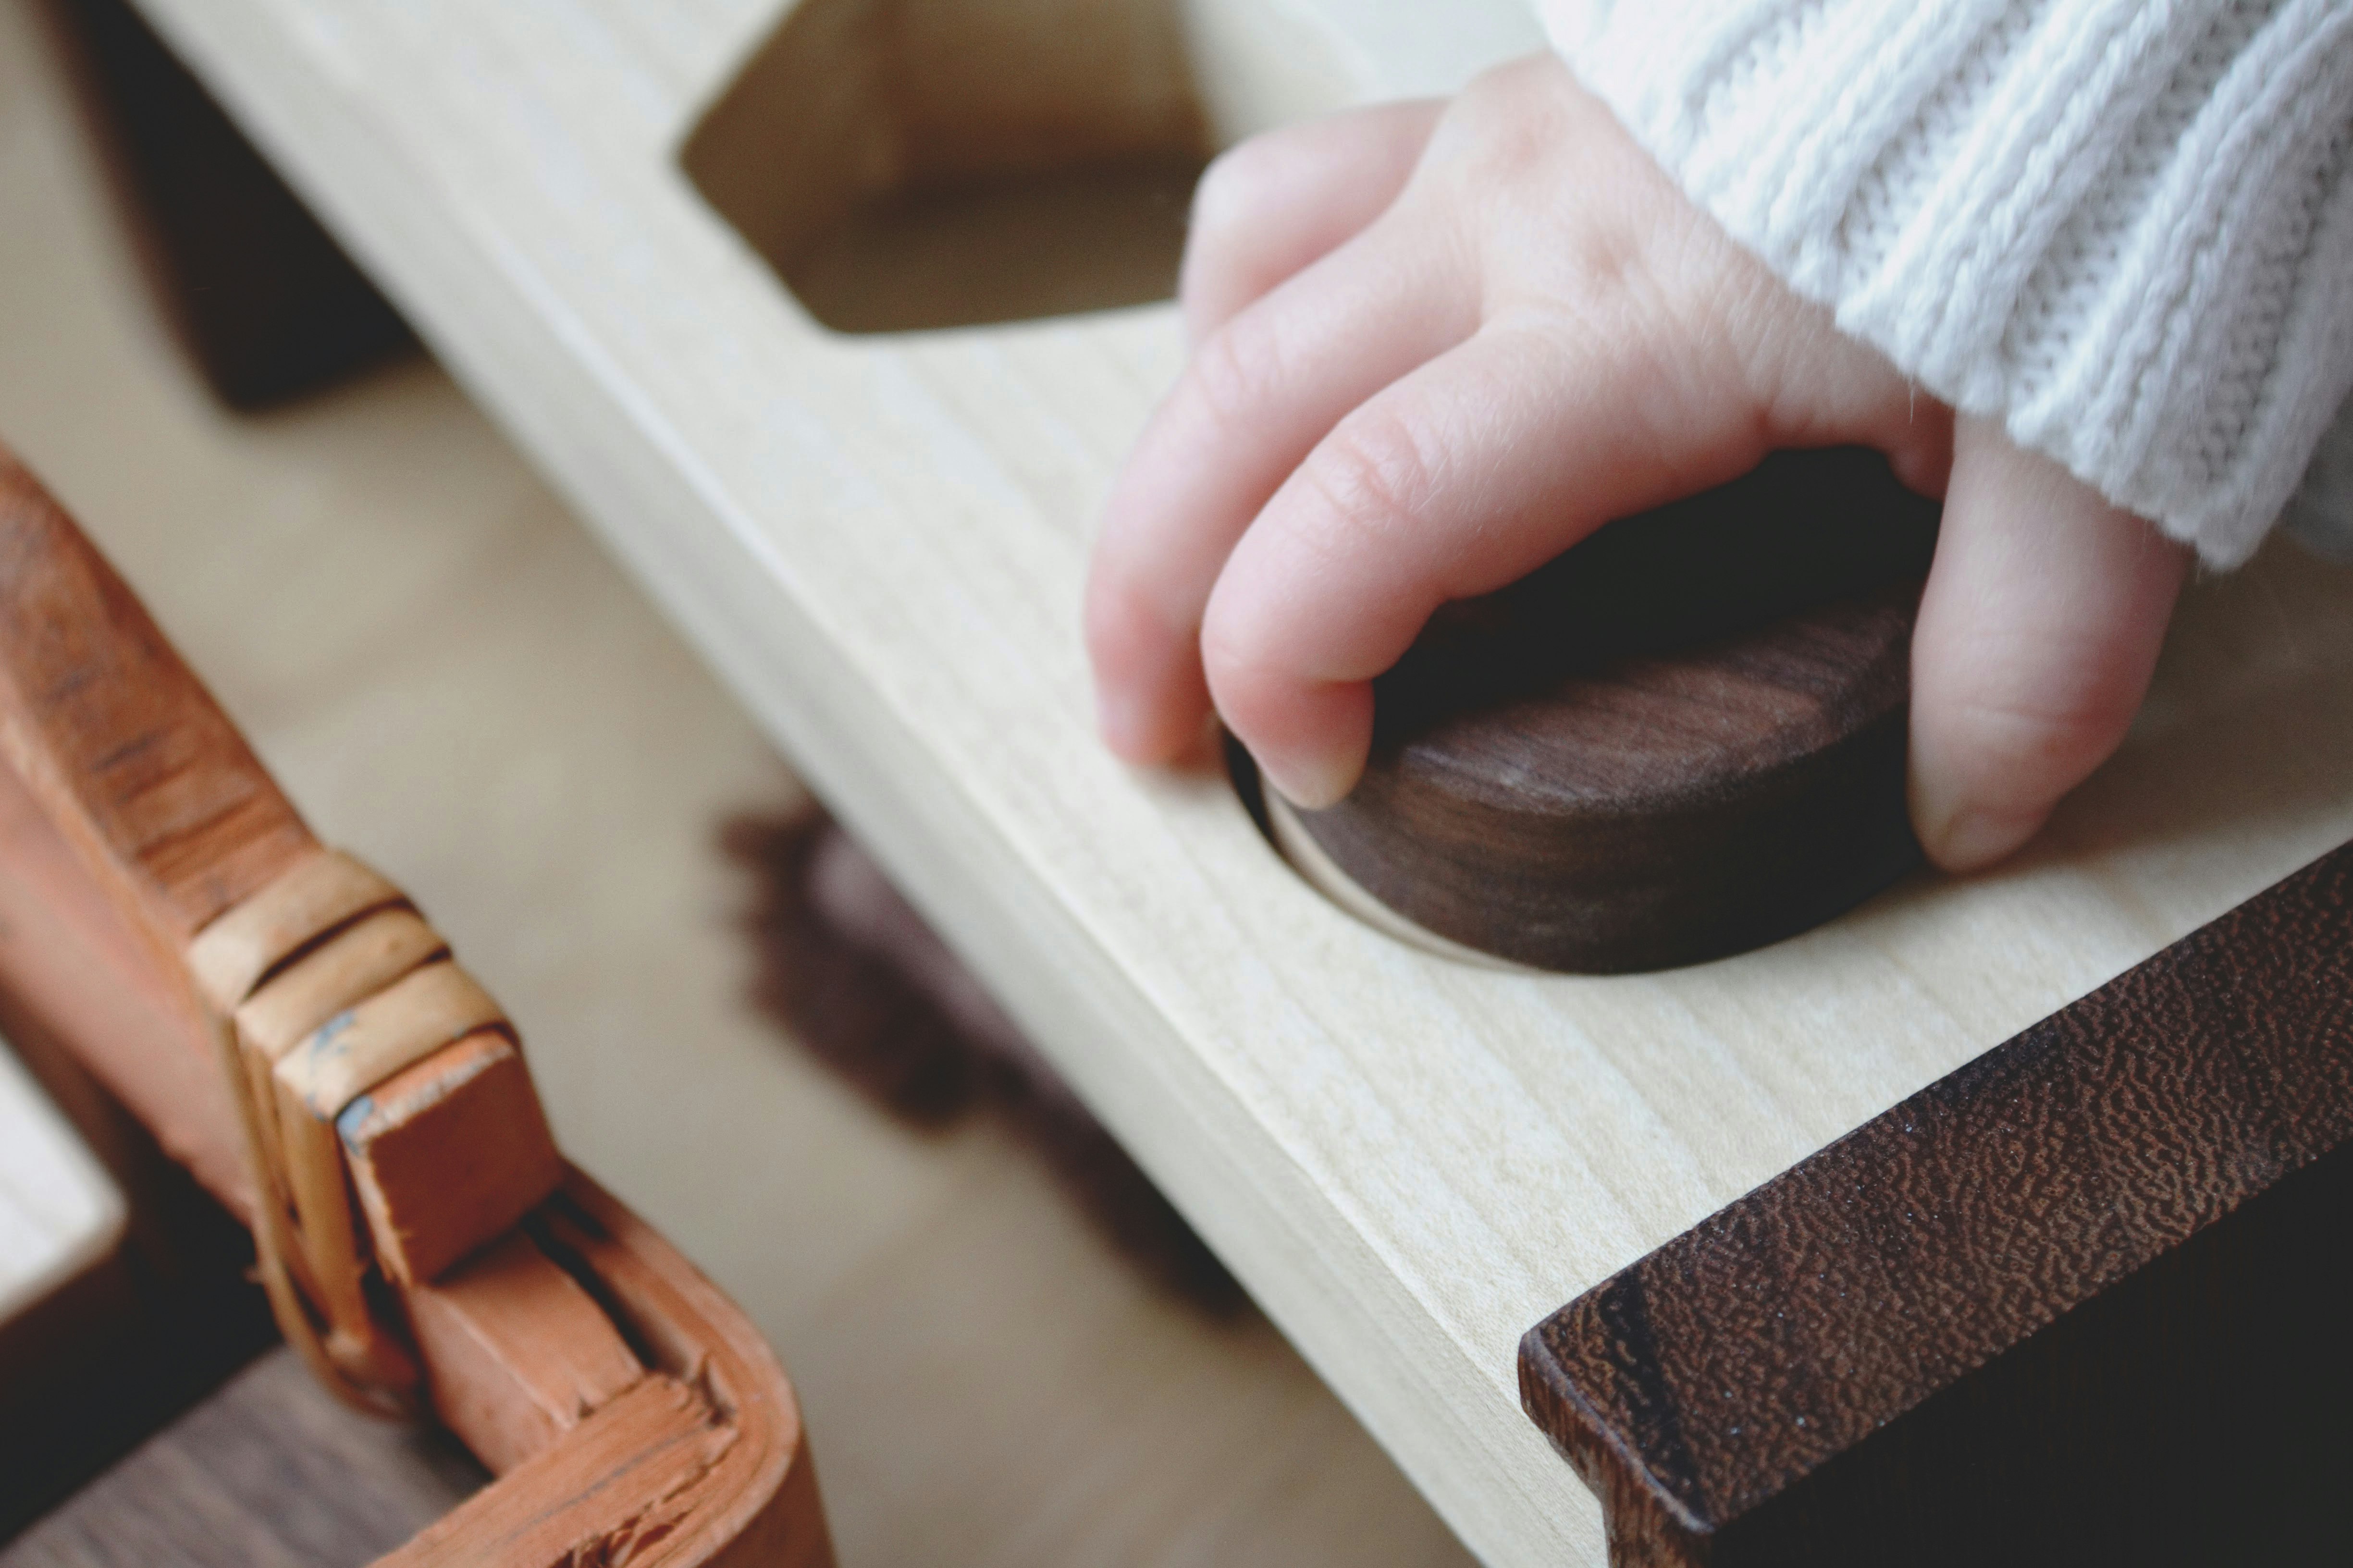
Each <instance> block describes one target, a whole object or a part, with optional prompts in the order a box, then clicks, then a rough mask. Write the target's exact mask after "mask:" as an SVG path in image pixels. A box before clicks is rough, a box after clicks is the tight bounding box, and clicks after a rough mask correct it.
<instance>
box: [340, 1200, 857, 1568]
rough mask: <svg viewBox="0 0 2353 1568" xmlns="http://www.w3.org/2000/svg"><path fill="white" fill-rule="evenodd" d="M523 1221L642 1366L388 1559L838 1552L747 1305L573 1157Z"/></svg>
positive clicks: (390, 1566) (794, 1560)
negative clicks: (643, 1370)
mask: <svg viewBox="0 0 2353 1568" xmlns="http://www.w3.org/2000/svg"><path fill="white" fill-rule="evenodd" d="M525 1228H526V1230H527V1231H528V1232H529V1233H530V1236H531V1237H532V1240H533V1242H534V1243H536V1245H537V1247H539V1249H540V1250H541V1251H542V1252H543V1253H544V1254H546V1255H547V1256H548V1257H550V1258H554V1260H555V1262H556V1263H557V1264H558V1266H560V1267H561V1268H563V1269H564V1270H565V1272H566V1273H567V1274H569V1275H570V1276H571V1277H572V1279H574V1280H575V1282H577V1283H578V1284H579V1286H580V1287H581V1289H582V1290H583V1291H584V1292H585V1293H586V1295H587V1296H588V1297H589V1298H591V1299H592V1300H595V1301H596V1303H597V1304H598V1305H599V1306H601V1307H602V1308H603V1309H604V1310H605V1311H606V1312H607V1314H609V1316H610V1319H611V1321H613V1322H614V1323H616V1324H617V1325H618V1327H619V1328H620V1330H621V1332H622V1333H623V1335H624V1336H625V1337H626V1338H627V1340H628V1342H630V1344H631V1345H632V1346H633V1348H634V1350H635V1352H636V1355H637V1357H638V1360H639V1361H640V1362H642V1363H643V1364H644V1365H645V1366H646V1367H647V1368H648V1369H649V1370H648V1373H647V1375H646V1376H645V1377H644V1378H643V1379H642V1380H640V1381H638V1382H635V1383H632V1384H628V1386H627V1387H626V1388H625V1389H624V1390H623V1392H621V1393H619V1394H617V1395H616V1396H614V1397H612V1398H611V1399H610V1400H609V1401H608V1402H607V1404H605V1405H603V1406H602V1407H600V1408H599V1409H598V1410H596V1412H595V1413H593V1414H591V1415H587V1416H586V1417H585V1418H584V1419H581V1420H580V1421H579V1422H578V1423H577V1424H576V1425H575V1426H572V1427H571V1428H570V1429H569V1430H568V1431H566V1432H565V1433H564V1435H563V1436H561V1438H560V1439H559V1440H558V1441H557V1442H556V1443H555V1444H554V1446H553V1447H548V1448H545V1449H543V1451H541V1452H540V1453H539V1454H537V1455H536V1456H534V1457H533V1458H530V1459H528V1460H527V1461H525V1462H524V1463H522V1465H520V1466H518V1467H517V1468H514V1469H513V1470H512V1471H510V1472H509V1473H508V1474H507V1475H506V1476H504V1477H502V1478H501V1479H500V1480H499V1481H497V1482H495V1483H494V1484H493V1485H491V1487H489V1488H487V1489H484V1490H483V1491H482V1492H481V1493H480V1495H478V1496H477V1497H475V1498H474V1499H473V1500H470V1501H469V1502H468V1503H466V1504H465V1505H464V1506H463V1507H461V1508H459V1509H458V1510H456V1511H454V1512H453V1513H451V1514H450V1515H449V1516H448V1518H446V1519H444V1520H443V1521H441V1522H440V1523H438V1524H437V1525H435V1526H433V1527H432V1528H431V1529H429V1530H427V1531H425V1532H424V1533H423V1534H421V1535H419V1536H418V1537H417V1539H416V1540H415V1541H413V1542H410V1543H409V1544H408V1545H407V1546H406V1547H405V1548H403V1549H402V1550H401V1551H399V1552H395V1553H393V1554H392V1555H391V1556H389V1557H386V1558H385V1559H383V1560H382V1563H381V1564H380V1565H379V1568H428V1565H431V1568H440V1565H442V1564H459V1563H467V1564H471V1563H501V1564H514V1565H516V1568H522V1565H525V1564H538V1563H550V1564H553V1563H606V1562H614V1563H617V1562H628V1563H632V1564H654V1563H664V1564H667V1563H681V1564H684V1563H694V1564H712V1565H716V1568H754V1565H758V1568H825V1565H826V1564H829V1563H831V1562H832V1561H833V1549H832V1544H831V1542H830V1539H829V1537H828V1533H827V1530H826V1524H825V1515H824V1510H823V1509H822V1507H821V1506H820V1505H819V1503H818V1494H817V1479H816V1474H815V1471H814V1469H813V1468H812V1464H811V1461H810V1458H809V1454H808V1448H807V1442H806V1440H805V1437H804V1435H803V1432H802V1429H801V1421H800V1409H799V1405H798V1403H797V1401H796V1400H795V1398H794V1396H793V1390H792V1384H790V1383H789V1382H787V1381H786V1377H785V1373H784V1369H783V1368H782V1367H781V1366H780V1365H779V1364H778V1363H777V1362H776V1356H775V1354H774V1353H773V1352H771V1351H770V1350H769V1349H768V1346H767V1343H766V1342H765V1340H763V1339H762V1338H761V1337H760V1335H759V1332H758V1331H757V1330H755V1329H754V1328H753V1326H752V1325H751V1323H750V1321H748V1320H746V1319H745V1318H744V1315H743V1313H742V1312H741V1311H740V1310H738V1309H737V1308H736V1307H735V1306H734V1304H733V1302H731V1301H729V1300H728V1299H727V1298H726V1297H725V1296H724V1295H723V1294H722V1293H721V1292H720V1291H719V1290H718V1289H716V1288H714V1287H713V1286H712V1284H711V1283H710V1281H709V1280H707V1279H703V1277H702V1275H701V1274H700V1273H698V1272H696V1270H695V1269H694V1268H693V1266H692V1265H691V1264H689V1263H688V1262H687V1261H686V1260H685V1259H684V1258H682V1257H681V1256H680V1255H679V1253H678V1252H677V1250H676V1249H675V1248H673V1247H670V1244H669V1243H668V1242H666V1241H664V1240H663V1239H662V1238H661V1237H660V1236H659V1234H657V1233H656V1232H655V1231H654V1230H653V1229H652V1228H651V1227H650V1226H647V1225H646V1224H645V1222H644V1221H642V1220H640V1219H638V1217H637V1216H636V1215H633V1214H631V1213H630V1212H629V1211H628V1209H627V1208H626V1207H624V1206H623V1205H621V1204H620V1203H619V1202H618V1201H617V1199H615V1198H613V1197H612V1196H611V1195H610V1194H607V1193H606V1192H605V1191H604V1189H603V1188H601V1187H599V1186H597V1185H596V1183H595V1182H593V1181H592V1180H590V1179H589V1178H588V1177H587V1176H586V1175H585V1174H583V1173H581V1172H579V1171H578V1170H568V1171H567V1173H566V1176H565V1184H564V1188H563V1190H562V1192H560V1193H559V1194H556V1195H555V1196H554V1197H553V1198H551V1199H549V1200H548V1202H547V1203H546V1204H545V1205H543V1207H542V1208H541V1210H540V1211H539V1213H538V1214H537V1215H535V1216H534V1217H533V1219H532V1220H531V1221H529V1222H527V1223H526V1227H525ZM551 1503H553V1505H554V1506H551Z"/></svg>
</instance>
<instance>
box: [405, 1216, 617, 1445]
mask: <svg viewBox="0 0 2353 1568" xmlns="http://www.w3.org/2000/svg"><path fill="white" fill-rule="evenodd" d="M406 1300H407V1306H408V1321H409V1324H410V1326H411V1328H412V1329H413V1330H414V1331H415V1332H416V1335H417V1352H418V1354H419V1356H420V1357H421V1358H422V1359H423V1360H424V1362H425V1363H426V1364H427V1366H428V1367H430V1368H431V1369H432V1374H433V1375H432V1381H431V1391H432V1400H433V1409H434V1413H435V1414H436V1415H438V1416H440V1418H441V1424H442V1425H443V1426H447V1427H448V1428H449V1430H450V1431H452V1432H454V1433H456V1434H457V1436H458V1437H459V1441H461V1442H463V1443H464V1444H465V1445H466V1447H468V1448H470V1449H471V1450H472V1451H473V1454H474V1457H475V1458H478V1459H480V1460H481V1461H482V1463H483V1464H484V1465H486V1466H487V1467H489V1468H490V1470H491V1474H493V1475H505V1474H506V1473H507V1472H508V1471H510V1470H512V1469H514V1468H516V1467H518V1466H520V1465H522V1464H524V1463H526V1462H527V1461H529V1460H530V1459H532V1458H535V1457H536V1456H537V1455H539V1454H540V1453H542V1452H543V1451H545V1450H546V1449H548V1448H551V1447H554V1446H555V1444H556V1443H557V1442H558V1441H559V1440H560V1439H561V1438H562V1437H563V1436H564V1435H565V1433H567V1432H569V1431H571V1430H572V1429H573V1428H574V1427H575V1426H578V1425H579V1424H580V1423H581V1421H582V1420H583V1419H585V1418H586V1416H588V1415H591V1414H593V1413H594V1412H596V1411H597V1410H599V1409H601V1408H603V1407H604V1406H605V1405H607V1403H609V1402H610V1401H611V1400H612V1399H613V1398H614V1397H616V1396H617V1395H618V1394H622V1393H623V1392H625V1391H626V1390H628V1388H629V1387H631V1386H632V1385H633V1384H636V1383H637V1382H638V1380H639V1379H641V1378H643V1377H644V1376H645V1374H646V1369H645V1367H644V1366H643V1365H642V1364H641V1363H639V1362H638V1358H637V1356H636V1354H635V1352H632V1351H631V1350H630V1349H629V1347H628V1342H626V1341H624V1340H623V1339H622V1338H621V1336H620V1334H619V1332H618V1331H617V1329H616V1328H615V1326H614V1324H613V1321H612V1320H611V1319H610V1318H608V1317H607V1316H606V1314H605V1310H604V1309H603V1308H602V1307H600V1306H598V1305H597V1304H596V1300H595V1298H593V1297H591V1296H590V1295H589V1294H588V1292H587V1291H586V1290H585V1289H581V1286H580V1282H579V1281H578V1280H576V1279H573V1278H572V1276H571V1275H569V1274H567V1273H565V1271H564V1269H563V1268H560V1267H559V1266H558V1265H557V1264H556V1263H555V1262H554V1260H553V1259H551V1258H549V1257H548V1256H547V1255H546V1254H545V1253H543V1252H542V1251H541V1250H540V1249H539V1247H538V1246H537V1245H536V1244H534V1243H533V1241H532V1239H531V1237H528V1236H526V1235H524V1234H523V1233H522V1232H521V1231H519V1230H518V1231H514V1232H512V1233H510V1234H509V1235H508V1236H507V1237H505V1239H503V1240H501V1241H499V1242H496V1243H494V1244H492V1245H491V1246H490V1247H485V1248H484V1249H483V1250H482V1251H481V1252H480V1253H478V1254H477V1255H476V1256H475V1257H473V1258H470V1259H469V1260H468V1261H467V1262H466V1263H465V1264H464V1265H463V1266H462V1267H460V1268H455V1269H452V1270H451V1271H450V1272H449V1273H448V1275H447V1276H445V1277H444V1278H442V1279H438V1280H437V1281H435V1282H434V1283H432V1284H430V1285H420V1286H417V1287H415V1288H413V1289H410V1290H409V1291H407V1293H406Z"/></svg>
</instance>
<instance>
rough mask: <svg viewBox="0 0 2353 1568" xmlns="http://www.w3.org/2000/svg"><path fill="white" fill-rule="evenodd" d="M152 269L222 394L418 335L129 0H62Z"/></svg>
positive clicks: (288, 381)
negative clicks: (145, 240) (138, 216)
mask: <svg viewBox="0 0 2353 1568" xmlns="http://www.w3.org/2000/svg"><path fill="white" fill-rule="evenodd" d="M55 5H56V7H57V9H58V12H59V14H60V15H61V16H63V17H64V18H65V19H66V20H68V21H69V24H70V26H71V29H72V32H73V34H74V35H75V37H77V38H78V40H79V42H80V44H81V46H82V49H81V52H82V55H83V58H84V61H85V63H86V65H87V67H88V69H87V72H86V75H87V77H88V79H89V82H90V86H91V87H93V88H94V89H96V90H95V92H94V94H93V96H94V97H95V98H96V99H97V100H100V103H101V105H102V110H103V112H102V114H101V116H100V119H101V121H102V127H103V129H104V131H105V132H107V134H106V136H105V138H104V139H105V140H106V141H107V142H109V143H110V144H111V148H112V150H113V151H114V152H115V153H117V154H118V157H117V163H118V164H119V173H120V174H121V175H122V176H124V179H123V184H126V185H127V186H128V187H129V193H128V194H130V195H133V196H135V198H136V205H137V206H138V209H139V212H140V214H141V216H142V217H143V219H144V220H145V221H144V223H143V225H142V228H143V230H144V236H145V237H146V238H148V239H149V240H151V241H152V242H153V243H152V245H151V246H150V247H149V256H148V259H149V261H150V263H151V265H150V268H149V271H150V274H151V276H152V277H153V279H154V281H155V283H156V285H157V287H158V289H159V291H160V292H161V293H162V294H163V295H164V298H165V300H167V302H168V304H169V306H170V308H171V313H172V315H173V318H174V323H175V324H176V325H177V326H178V328H179V330H180V333H181V336H182V337H183V338H184V339H185V341H186V342H187V345H188V349H189V352H190V353H191V354H192V355H193V357H194V358H195V362H196V364H197V366H198V368H199V369H201V370H202V371H203V373H204V374H205V378H206V381H207V382H209V383H210V384H211V385H212V388H213V390H214V392H215V394H216V395H218V396H219V397H220V399H221V400H222V401H223V402H225V403H227V404H228V405H230V406H231V407H235V408H248V409H250V408H260V407H266V406H268V405H271V404H275V403H279V402H281V401H283V400H285V399H287V398H290V397H294V396H297V395H301V394H302V393H305V392H309V391H311V390H314V389H315V388H318V387H321V386H323V385H325V384H328V383H330V382H332V381H335V380H337V379H339V378H341V377H342V376H343V375H346V374H350V373H351V372H353V371H355V370H358V369H360V368H362V367H364V366H366V365H369V364H373V363H376V362H378V361H380V360H382V359H384V358H385V357H386V356H387V355H389V354H393V353H398V352H400V351H401V350H404V349H406V348H408V347H411V346H413V344H414V342H415V341H416V340H415V339H414V338H413V337H412V336H411V335H410V333H409V331H408V327H407V324H406V322H405V321H402V320H401V318H400V316H399V314H398V313H397V312H396V311H395V310H393V308H392V306H391V305H389V304H388V303H386V302H385V299H384V297H383V296H382V295H381V294H379V293H377V292H376V290H375V287H374V285H372V284H371V283H369V281H368V280H367V279H365V278H364V277H363V276H362V275H361V274H360V271H359V269H358V268H355V267H353V265H352V263H351V261H350V259H349V258H346V257H345V256H344V255H343V250H342V248H341V247H338V246H337V245H336V244H335V242H334V240H333V239H332V237H330V236H329V235H328V234H327V232H326V230H324V229H323V228H322V227H320V226H319V223H318V220H317V219H315V218H313V217H312V216H311V214H310V210H309V209H308V208H306V207H305V206H304V205H302V203H301V199H300V198H299V197H297V196H296V195H294V193H293V192H292V191H290V190H289V189H288V188H287V186H286V184H285V182H284V181H282V180H280V178H279V177H278V175H277V174H276V172H275V171H273V170H272V169H271V168H270V167H269V164H268V163H264V162H263V161H262V159H261V156H260V154H259V153H256V152H255V151H254V149H253V146H252V144H251V143H250V142H247V141H246V139H245V137H244V135H243V133H241V132H239V131H238V130H237V126H236V125H235V124H234V123H232V122H231V121H230V120H229V118H228V116H227V115H226V114H224V113H223V112H222V111H221V110H220V107H219V106H218V105H217V104H216V103H215V102H214V101H213V100H212V99H211V97H210V96H209V95H208V94H207V93H206V91H205V89H204V88H203V86H202V85H201V84H200V83H198V82H197V80H196V79H195V77H194V76H192V75H190V74H189V73H188V71H187V69H186V68H185V67H184V66H182V65H181V63H180V62H179V60H178V59H177V58H174V56H173V54H172V52H171V50H170V49H169V48H167V47H165V46H164V42H163V40H162V39H160V38H158V37H156V36H155V34H154V32H153V30H152V29H151V28H150V27H149V26H147V24H146V23H145V21H143V20H142V18H141V17H140V16H139V15H138V13H137V12H135V11H133V10H132V8H131V6H130V5H128V4H127V3H126V0H55Z"/></svg>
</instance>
